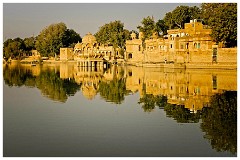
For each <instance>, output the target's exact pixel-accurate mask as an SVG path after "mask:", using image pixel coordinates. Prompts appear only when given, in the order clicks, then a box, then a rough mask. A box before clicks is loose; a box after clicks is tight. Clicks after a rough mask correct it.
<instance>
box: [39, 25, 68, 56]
mask: <svg viewBox="0 0 240 160" xmlns="http://www.w3.org/2000/svg"><path fill="white" fill-rule="evenodd" d="M66 30H67V27H66V25H65V24H64V23H62V22H61V23H57V24H51V25H50V26H48V27H46V28H44V29H43V30H42V31H41V32H40V34H39V35H38V36H37V40H36V48H37V50H38V51H39V52H40V53H41V55H42V56H55V54H56V53H59V50H60V47H63V38H64V34H65V31H66Z"/></svg>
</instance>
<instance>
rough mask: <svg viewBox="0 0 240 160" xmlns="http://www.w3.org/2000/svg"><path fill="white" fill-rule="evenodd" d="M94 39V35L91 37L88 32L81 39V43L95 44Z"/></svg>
mask: <svg viewBox="0 0 240 160" xmlns="http://www.w3.org/2000/svg"><path fill="white" fill-rule="evenodd" d="M96 42H97V40H96V37H95V36H94V35H92V34H91V33H90V32H89V33H88V34H86V35H85V36H84V37H83V39H82V43H91V44H92V43H96Z"/></svg>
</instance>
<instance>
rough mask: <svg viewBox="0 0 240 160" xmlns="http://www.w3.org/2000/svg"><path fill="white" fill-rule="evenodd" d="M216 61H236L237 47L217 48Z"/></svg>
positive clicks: (232, 62)
mask: <svg viewBox="0 0 240 160" xmlns="http://www.w3.org/2000/svg"><path fill="white" fill-rule="evenodd" d="M217 62H218V63H230V64H236V63H237V48H218V56H217Z"/></svg>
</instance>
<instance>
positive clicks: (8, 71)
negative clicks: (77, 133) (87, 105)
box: [3, 66, 80, 102]
mask: <svg viewBox="0 0 240 160" xmlns="http://www.w3.org/2000/svg"><path fill="white" fill-rule="evenodd" d="M3 78H4V81H5V84H7V85H9V86H22V85H25V86H29V87H35V86H36V87H37V88H38V89H40V90H41V92H42V93H43V94H44V95H46V96H48V97H49V98H51V99H53V100H57V101H61V102H65V101H66V100H67V97H68V96H71V95H74V94H75V93H76V92H77V91H78V90H79V88H80V86H79V85H78V84H77V83H76V82H75V81H74V80H73V79H65V80H62V79H60V76H59V74H57V73H55V71H54V70H50V69H47V70H45V71H41V72H40V75H39V76H33V75H32V72H31V70H30V69H25V68H24V67H21V66H17V67H14V68H10V67H8V66H6V67H5V68H4V70H3Z"/></svg>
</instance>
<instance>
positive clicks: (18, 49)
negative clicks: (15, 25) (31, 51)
mask: <svg viewBox="0 0 240 160" xmlns="http://www.w3.org/2000/svg"><path fill="white" fill-rule="evenodd" d="M24 49H25V44H24V41H23V40H22V39H21V38H15V39H7V40H6V41H5V42H4V44H3V56H4V57H5V58H6V59H8V58H10V57H11V58H19V56H20V55H21V54H22V53H23V50H24Z"/></svg>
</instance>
